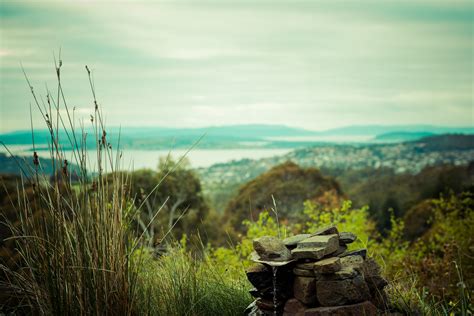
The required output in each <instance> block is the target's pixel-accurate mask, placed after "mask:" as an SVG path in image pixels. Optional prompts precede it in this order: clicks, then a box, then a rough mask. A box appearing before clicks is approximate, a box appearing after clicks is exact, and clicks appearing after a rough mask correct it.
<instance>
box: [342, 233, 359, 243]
mask: <svg viewBox="0 0 474 316" xmlns="http://www.w3.org/2000/svg"><path fill="white" fill-rule="evenodd" d="M356 239H357V236H356V235H355V234H353V233H350V232H342V233H339V243H341V244H344V245H347V244H351V243H353V242H354V241H356Z"/></svg>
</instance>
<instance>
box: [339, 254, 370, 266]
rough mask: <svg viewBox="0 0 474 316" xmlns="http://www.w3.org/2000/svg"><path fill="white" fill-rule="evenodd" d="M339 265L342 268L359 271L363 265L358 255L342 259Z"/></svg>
mask: <svg viewBox="0 0 474 316" xmlns="http://www.w3.org/2000/svg"><path fill="white" fill-rule="evenodd" d="M341 264H342V266H343V267H352V268H356V269H359V270H360V269H361V268H362V265H363V264H364V258H362V257H361V256H358V255H354V256H347V257H342V258H341Z"/></svg>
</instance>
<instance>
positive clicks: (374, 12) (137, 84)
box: [0, 0, 474, 133]
mask: <svg viewBox="0 0 474 316" xmlns="http://www.w3.org/2000/svg"><path fill="white" fill-rule="evenodd" d="M112 4H113V5H112ZM472 14H473V8H472V3H471V2H469V1H454V2H449V3H446V2H443V1H386V2H378V1H363V2H357V3H341V2H333V1H322V2H316V3H313V2H298V3H291V4H290V3H288V2H284V1H276V2H263V3H258V4H255V3H251V2H233V3H231V4H223V3H220V2H212V1H205V2H192V3H184V2H180V3H163V2H162V3H156V2H151V1H134V2H131V1H121V2H113V3H112V2H109V1H103V0H102V1H93V0H89V1H84V0H83V1H70V2H67V1H66V2H65V1H59V0H58V1H42V2H37V1H2V2H0V17H1V22H0V117H1V119H0V133H5V132H9V131H14V130H25V129H29V128H30V119H29V104H30V103H32V98H31V95H30V93H29V89H28V87H27V84H26V82H25V79H24V77H23V73H22V71H21V67H20V62H21V63H22V64H23V66H24V68H25V71H26V72H27V74H28V76H29V78H30V80H31V82H32V84H33V85H34V87H35V91H36V92H37V93H38V94H41V95H44V94H45V93H44V91H45V84H48V86H49V88H50V89H51V90H52V91H54V90H55V81H54V80H55V72H54V64H53V52H54V53H55V54H56V58H57V55H58V52H59V48H61V51H62V60H63V64H64V66H63V69H62V79H63V87H64V91H65V94H66V98H67V100H68V102H69V107H70V108H73V107H75V108H76V111H75V115H76V117H78V118H79V117H80V118H83V119H85V120H87V119H88V117H89V114H90V113H92V112H93V105H92V98H91V93H90V91H89V87H88V82H87V75H86V72H85V69H84V66H85V65H88V66H89V67H90V68H91V69H93V74H94V80H95V86H96V90H97V94H98V101H99V104H100V105H101V108H102V109H103V111H104V114H105V117H106V123H107V125H108V126H120V125H121V126H130V127H136V126H140V127H144V126H148V127H153V126H160V127H175V128H197V127H209V126H228V125H241V124H255V123H258V124H276V125H286V126H290V127H298V128H304V129H307V130H313V131H321V130H327V129H332V128H338V127H344V126H354V125H435V126H446V127H448V126H449V127H468V126H473V125H474V116H473V115H474V111H473V99H472V98H473V95H472V91H473V90H472V89H473V72H472V69H473V68H472V67H473V59H472V56H473V40H472V38H473V24H472V23H473V22H472ZM34 125H35V128H43V127H44V124H43V123H42V122H41V119H40V115H39V113H37V111H35V112H34Z"/></svg>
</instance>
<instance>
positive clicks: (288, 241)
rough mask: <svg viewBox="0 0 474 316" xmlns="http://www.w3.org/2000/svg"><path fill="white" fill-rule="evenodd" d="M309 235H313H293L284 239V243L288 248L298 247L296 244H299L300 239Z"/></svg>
mask: <svg viewBox="0 0 474 316" xmlns="http://www.w3.org/2000/svg"><path fill="white" fill-rule="evenodd" d="M309 237H311V235H310V234H299V235H295V236H291V237H288V238H285V239H283V244H285V246H287V247H288V248H291V247H296V244H298V243H299V242H300V241H302V240H304V239H306V238H309Z"/></svg>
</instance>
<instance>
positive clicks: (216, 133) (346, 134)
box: [0, 124, 474, 149]
mask: <svg viewBox="0 0 474 316" xmlns="http://www.w3.org/2000/svg"><path fill="white" fill-rule="evenodd" d="M78 133H79V132H78ZM86 133H88V134H89V135H91V136H90V137H89V139H90V140H89V141H88V143H89V145H90V146H91V145H92V144H93V143H94V142H93V139H94V137H93V136H92V135H94V132H93V130H86ZM119 134H120V143H121V146H122V147H124V148H136V149H168V148H175V149H176V148H189V147H190V146H192V145H193V144H194V143H195V142H196V141H197V140H199V139H200V138H201V137H202V140H201V141H200V142H199V145H198V147H199V148H208V149H211V148H212V149H217V148H223V149H227V148H301V147H306V146H311V145H315V144H318V143H328V142H333V143H334V142H335V143H337V142H345V143H347V142H352V143H354V142H365V143H367V142H402V141H410V140H417V139H420V138H423V137H426V136H431V135H439V134H474V127H442V126H431V125H387V126H383V125H364V126H347V127H341V128H335V129H330V130H326V131H310V130H306V129H302V128H294V127H288V126H284V125H263V124H252V125H229V126H211V127H204V128H167V127H123V128H118V127H112V128H109V129H108V130H107V137H108V141H109V142H110V143H111V144H112V145H116V144H117V142H118V139H119ZM360 136H364V138H361V137H360ZM59 137H60V139H61V141H62V144H63V146H65V144H68V143H69V142H68V136H67V134H66V133H65V132H60V135H59ZM34 138H35V144H36V145H37V146H38V147H43V148H46V147H47V144H48V142H49V141H50V136H49V133H48V131H47V130H35V132H34ZM361 139H363V141H362V140H361ZM0 141H2V142H3V143H5V144H7V145H30V144H31V142H32V135H31V131H25V130H23V131H15V132H11V133H5V134H0ZM65 148H66V149H67V146H65Z"/></svg>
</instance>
